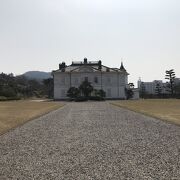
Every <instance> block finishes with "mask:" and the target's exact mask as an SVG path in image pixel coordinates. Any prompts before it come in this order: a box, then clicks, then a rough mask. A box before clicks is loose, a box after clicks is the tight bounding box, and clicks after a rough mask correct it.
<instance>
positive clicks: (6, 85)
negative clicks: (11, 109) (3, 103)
mask: <svg viewBox="0 0 180 180" xmlns="http://www.w3.org/2000/svg"><path fill="white" fill-rule="evenodd" d="M30 97H37V98H52V97H53V79H52V78H49V79H44V80H42V81H38V80H36V79H28V78H27V77H25V76H23V75H20V76H14V75H13V74H12V73H11V74H5V73H1V74H0V100H16V99H25V98H30Z"/></svg>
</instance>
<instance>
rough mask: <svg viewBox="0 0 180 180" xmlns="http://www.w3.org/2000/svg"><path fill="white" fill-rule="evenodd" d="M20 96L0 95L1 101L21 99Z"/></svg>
mask: <svg viewBox="0 0 180 180" xmlns="http://www.w3.org/2000/svg"><path fill="white" fill-rule="evenodd" d="M20 99H21V98H20V97H5V96H0V101H11V100H20Z"/></svg>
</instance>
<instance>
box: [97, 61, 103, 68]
mask: <svg viewBox="0 0 180 180" xmlns="http://www.w3.org/2000/svg"><path fill="white" fill-rule="evenodd" d="M98 69H99V70H101V69H102V62H101V60H99V61H98Z"/></svg>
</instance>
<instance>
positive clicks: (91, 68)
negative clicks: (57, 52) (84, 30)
mask: <svg viewBox="0 0 180 180" xmlns="http://www.w3.org/2000/svg"><path fill="white" fill-rule="evenodd" d="M84 60H85V61H84V62H83V61H75V62H74V61H73V62H72V64H71V65H69V66H66V65H65V63H64V67H62V64H63V63H62V64H60V68H59V69H58V70H55V71H53V73H58V72H82V71H83V72H85V71H87V72H120V73H125V74H128V73H127V71H126V69H125V68H124V69H122V68H121V69H119V68H110V67H107V66H104V65H102V64H101V61H87V59H86V58H85V59H84Z"/></svg>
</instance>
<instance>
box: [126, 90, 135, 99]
mask: <svg viewBox="0 0 180 180" xmlns="http://www.w3.org/2000/svg"><path fill="white" fill-rule="evenodd" d="M125 94H126V98H127V99H131V98H133V95H134V92H133V90H132V89H127V88H125Z"/></svg>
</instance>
